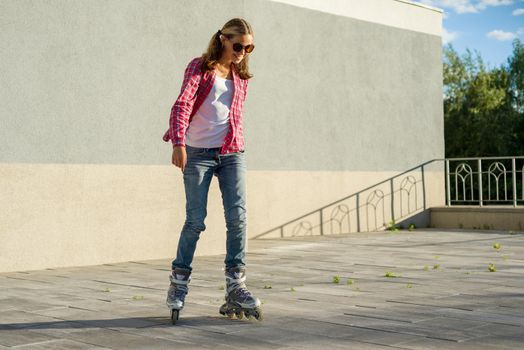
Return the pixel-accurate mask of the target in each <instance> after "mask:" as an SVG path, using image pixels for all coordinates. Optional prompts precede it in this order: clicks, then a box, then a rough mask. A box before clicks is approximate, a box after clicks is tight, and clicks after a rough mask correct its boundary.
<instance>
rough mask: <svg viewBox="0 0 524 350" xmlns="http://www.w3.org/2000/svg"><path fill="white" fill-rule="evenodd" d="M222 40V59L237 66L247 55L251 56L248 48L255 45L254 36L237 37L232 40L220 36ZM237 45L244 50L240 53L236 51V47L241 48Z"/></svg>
mask: <svg viewBox="0 0 524 350" xmlns="http://www.w3.org/2000/svg"><path fill="white" fill-rule="evenodd" d="M220 40H221V41H222V46H223V50H222V58H223V59H226V60H228V61H229V60H231V61H232V62H233V63H235V64H238V63H240V62H241V61H242V60H243V59H244V57H246V55H249V53H248V52H247V50H246V46H247V45H253V36H252V35H251V34H244V35H235V36H234V37H232V38H230V39H228V38H227V37H226V36H225V35H220ZM235 44H240V45H242V46H243V48H242V49H241V50H240V51H235V50H234V47H237V48H239V45H235Z"/></svg>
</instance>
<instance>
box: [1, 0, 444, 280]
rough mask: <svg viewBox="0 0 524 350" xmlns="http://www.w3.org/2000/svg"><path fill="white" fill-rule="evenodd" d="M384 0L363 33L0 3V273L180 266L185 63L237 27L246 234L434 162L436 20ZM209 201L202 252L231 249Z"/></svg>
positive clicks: (366, 7) (333, 16) (232, 7)
mask: <svg viewBox="0 0 524 350" xmlns="http://www.w3.org/2000/svg"><path fill="white" fill-rule="evenodd" d="M384 1H389V0H374V1H356V2H355V1H352V2H351V3H352V6H355V8H358V9H359V11H355V13H356V14H357V13H358V14H361V15H359V16H355V17H357V18H352V17H351V12H349V13H348V12H347V11H346V12H344V13H343V12H337V10H336V9H335V10H333V9H329V11H321V10H319V9H318V8H313V7H312V6H311V4H308V2H307V1H303V2H302V3H300V2H299V1H294V2H293V4H286V3H282V2H273V1H267V0H249V1H247V0H246V1H224V2H220V3H218V2H214V1H210V0H207V1H198V2H194V1H186V0H184V1H167V0H165V1H158V0H154V1H153V0H151V1H143V0H140V1H138V0H136V1H128V0H126V1H124V0H121V1H116V0H115V1H101V0H93V1H77V0H75V1H71V0H70V1H65V0H62V1H60V0H56V1H49V2H47V1H27V0H16V1H15V0H5V1H2V2H0V23H1V24H0V25H1V29H2V30H1V31H0V43H1V44H0V49H1V57H2V60H0V77H1V79H2V85H1V86H0V100H1V102H2V103H0V117H1V124H2V125H1V127H0V182H1V184H2V186H1V187H0V207H1V208H2V211H3V212H4V213H7V215H3V216H1V217H0V242H2V244H1V245H0V247H1V248H0V249H1V251H0V257H1V259H2V261H0V270H2V269H3V270H14V269H33V268H44V267H52V266H66V265H68V264H79V265H80V264H90V263H101V262H110V261H122V260H132V259H148V258H160V257H168V256H172V255H173V254H174V252H175V249H176V242H177V240H178V234H179V231H180V229H181V227H182V224H183V219H184V200H183V199H184V193H183V184H182V179H181V172H180V170H179V169H178V168H174V167H173V166H172V165H171V164H170V157H171V146H170V145H168V144H166V143H164V142H163V141H162V140H161V137H162V135H163V133H164V131H165V130H166V128H167V125H168V118H169V112H170V109H171V106H172V104H173V102H174V100H175V99H176V97H177V95H178V92H179V90H180V84H181V82H182V76H183V70H184V68H185V66H186V64H187V62H188V61H189V60H190V59H191V58H193V57H195V56H198V55H200V54H201V53H202V52H203V50H204V49H205V47H206V46H207V43H208V40H209V39H210V36H211V34H212V33H213V32H215V31H216V30H218V29H219V28H220V27H221V26H222V24H223V23H225V22H226V21H227V20H228V19H230V18H232V17H235V16H240V17H244V18H246V19H247V20H248V21H249V22H250V23H251V24H252V26H253V28H254V30H255V44H256V50H255V51H254V53H253V55H252V57H251V61H250V66H251V70H252V73H253V74H254V76H255V77H254V78H253V80H252V81H251V83H250V92H249V95H248V98H247V100H246V103H245V111H244V116H245V137H246V156H247V160H248V170H249V173H248V221H249V229H248V230H249V235H250V237H251V236H255V235H256V234H257V233H259V232H262V231H264V230H267V229H269V228H271V227H273V226H275V225H278V224H280V223H282V221H287V220H289V219H291V218H293V217H296V216H298V215H300V214H301V213H303V212H305V211H309V210H312V209H315V208H317V207H319V206H322V205H324V204H325V203H326V202H330V201H334V200H336V199H338V198H340V197H343V196H346V195H348V194H350V193H352V192H355V191H358V190H359V189H361V188H363V187H366V186H369V185H371V184H373V183H375V182H378V181H380V180H383V179H384V178H387V177H389V176H392V175H394V174H396V173H398V172H400V171H403V170H405V169H407V168H411V167H413V166H415V165H418V164H421V163H423V162H425V161H427V160H430V159H434V158H441V157H443V155H444V144H443V142H444V137H443V116H442V92H441V91H442V72H441V58H440V53H441V38H440V36H439V35H438V34H439V30H440V20H441V13H440V12H438V11H434V10H431V9H427V8H424V7H420V6H414V5H410V4H409V3H407V2H401V1H394V0H391V1H393V2H394V3H395V5H394V8H393V9H391V8H390V7H382V6H378V5H381V4H385V2H384ZM302 6H304V7H302ZM315 6H317V7H318V6H320V5H319V3H318V2H317V4H316V5H315ZM373 13H376V16H375V17H373V16H372V14H373ZM209 14H212V16H210V15H209ZM362 14H365V16H364V15H362ZM413 16H420V18H423V19H425V21H413V20H410V18H412V17H413ZM395 19H396V20H397V21H396V22H395ZM421 23H422V24H421ZM424 23H427V26H426V27H424V25H423V24H424ZM439 176H440V173H439V171H437V172H436V173H435V178H439ZM214 181H216V180H214ZM436 183H437V185H435V186H436V187H435V188H436V189H435V191H434V192H435V193H436V194H437V195H436V196H435V203H436V204H437V205H440V204H443V203H441V199H440V196H439V195H438V194H439V193H440V188H441V186H440V182H439V181H438V180H437V181H436ZM209 197H210V202H209V208H208V212H209V213H210V214H209V216H208V219H207V221H206V226H208V229H207V230H206V231H205V233H203V236H202V239H201V240H200V241H199V247H198V249H197V254H211V253H221V252H223V250H224V246H225V245H224V235H225V225H224V223H223V217H222V214H223V211H222V208H221V202H220V200H219V199H220V193H219V191H218V185H217V184H216V183H213V184H212V188H211V191H210V194H209ZM215 197H216V198H215ZM442 197H443V191H442ZM442 201H443V199H442ZM35 237H38V240H37V241H38V242H41V243H42V244H44V243H45V242H47V243H45V244H44V246H43V247H44V248H45V249H44V251H45V254H43V253H41V252H42V249H39V247H37V246H36V245H35V244H36V243H34V242H35ZM111 242H113V243H114V244H112V243H111ZM79 243H81V244H79ZM32 245H33V246H32ZM71 252H74V254H71ZM93 252H96V253H93Z"/></svg>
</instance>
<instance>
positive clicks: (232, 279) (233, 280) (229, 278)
mask: <svg viewBox="0 0 524 350" xmlns="http://www.w3.org/2000/svg"><path fill="white" fill-rule="evenodd" d="M226 278H227V279H228V281H230V282H235V283H238V282H240V283H241V282H244V281H245V280H246V276H242V277H241V278H233V277H229V276H227V277H226Z"/></svg>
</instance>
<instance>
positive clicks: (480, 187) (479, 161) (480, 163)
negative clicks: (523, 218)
mask: <svg viewBox="0 0 524 350" xmlns="http://www.w3.org/2000/svg"><path fill="white" fill-rule="evenodd" d="M478 169H479V205H480V206H481V207H482V159H480V158H479V159H478Z"/></svg>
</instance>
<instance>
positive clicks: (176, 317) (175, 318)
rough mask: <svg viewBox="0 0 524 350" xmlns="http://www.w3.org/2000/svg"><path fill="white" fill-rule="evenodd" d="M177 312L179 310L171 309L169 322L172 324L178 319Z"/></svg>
mask: <svg viewBox="0 0 524 350" xmlns="http://www.w3.org/2000/svg"><path fill="white" fill-rule="evenodd" d="M179 314H180V310H171V322H172V323H173V324H176V321H178V316H179Z"/></svg>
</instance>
